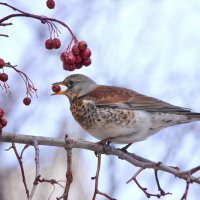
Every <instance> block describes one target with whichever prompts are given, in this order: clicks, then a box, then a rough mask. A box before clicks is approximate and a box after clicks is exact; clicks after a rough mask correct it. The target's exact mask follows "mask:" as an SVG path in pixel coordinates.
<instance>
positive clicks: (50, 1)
mask: <svg viewBox="0 0 200 200" xmlns="http://www.w3.org/2000/svg"><path fill="white" fill-rule="evenodd" d="M46 5H47V7H48V8H49V9H53V8H54V7H55V1H54V0H47V2H46Z"/></svg>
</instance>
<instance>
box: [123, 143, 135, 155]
mask: <svg viewBox="0 0 200 200" xmlns="http://www.w3.org/2000/svg"><path fill="white" fill-rule="evenodd" d="M132 144H133V143H129V144H127V145H126V146H124V147H122V148H121V150H122V151H123V152H124V153H127V149H128V148H129V147H130V146H131V145H132Z"/></svg>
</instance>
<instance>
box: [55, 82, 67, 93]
mask: <svg viewBox="0 0 200 200" xmlns="http://www.w3.org/2000/svg"><path fill="white" fill-rule="evenodd" d="M52 85H61V86H65V87H66V85H65V84H64V83H63V81H62V82H56V83H53V84H52ZM60 94H65V90H61V91H59V92H55V93H53V94H51V95H60Z"/></svg>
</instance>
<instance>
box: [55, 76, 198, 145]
mask: <svg viewBox="0 0 200 200" xmlns="http://www.w3.org/2000/svg"><path fill="white" fill-rule="evenodd" d="M54 84H58V85H64V86H67V88H68V89H67V90H65V91H60V92H57V93H55V94H64V95H66V96H67V97H68V98H69V101H70V109H71V112H72V115H73V116H74V118H75V120H76V121H77V122H78V123H79V124H80V125H81V127H82V128H84V129H85V130H86V131H87V132H88V133H90V134H91V135H93V136H94V137H96V138H98V139H100V140H108V141H111V142H114V143H120V144H126V143H127V144H128V143H134V142H138V141H141V140H144V139H146V138H147V137H148V136H150V135H152V134H154V133H156V132H158V131H160V130H161V129H163V128H166V127H169V126H173V125H176V124H183V123H188V122H192V121H197V120H200V113H195V112H191V110H190V109H186V108H182V107H178V106H174V105H171V104H169V103H166V102H164V101H161V100H158V99H155V98H152V97H148V96H145V95H142V94H139V93H137V92H135V91H132V90H129V89H126V88H121V87H114V86H104V85H98V84H96V83H95V82H94V81H93V80H91V79H90V78H88V77H86V76H84V75H81V74H75V75H71V76H68V77H67V78H65V79H64V81H62V82H58V83H54Z"/></svg>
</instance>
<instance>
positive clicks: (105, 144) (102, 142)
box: [94, 139, 111, 157]
mask: <svg viewBox="0 0 200 200" xmlns="http://www.w3.org/2000/svg"><path fill="white" fill-rule="evenodd" d="M110 143H111V141H108V140H106V139H105V140H101V141H99V142H97V144H100V145H102V147H103V148H102V152H101V153H102V154H105V153H106V147H108V146H110ZM94 154H95V156H96V157H97V154H98V153H97V152H94Z"/></svg>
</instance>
